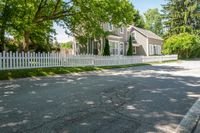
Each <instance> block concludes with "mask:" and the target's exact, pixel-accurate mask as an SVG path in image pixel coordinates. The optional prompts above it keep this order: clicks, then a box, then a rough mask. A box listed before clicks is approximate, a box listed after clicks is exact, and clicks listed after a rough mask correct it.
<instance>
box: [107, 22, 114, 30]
mask: <svg viewBox="0 0 200 133" xmlns="http://www.w3.org/2000/svg"><path fill="white" fill-rule="evenodd" d="M108 29H109V31H112V30H113V25H112V23H109V24H108Z"/></svg>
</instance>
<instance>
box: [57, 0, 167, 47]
mask: <svg viewBox="0 0 200 133" xmlns="http://www.w3.org/2000/svg"><path fill="white" fill-rule="evenodd" d="M131 2H132V3H133V5H134V7H135V9H137V10H139V11H140V13H141V14H143V13H144V12H145V11H147V10H148V9H149V8H158V9H159V10H161V9H162V6H161V5H162V4H164V3H165V0H131ZM54 28H55V29H56V33H57V35H56V38H57V41H58V42H59V43H63V42H68V41H70V40H72V37H70V36H68V35H66V34H65V30H64V29H63V28H62V27H59V26H57V25H56V24H54Z"/></svg>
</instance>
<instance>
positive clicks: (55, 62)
mask: <svg viewBox="0 0 200 133" xmlns="http://www.w3.org/2000/svg"><path fill="white" fill-rule="evenodd" d="M177 59H178V57H177V55H165V56H148V57H147V56H95V55H76V56H63V55H61V54H58V53H35V52H27V53H24V52H22V53H18V52H16V53H12V52H9V53H6V52H3V53H0V70H10V69H26V68H43V67H80V66H114V65H128V64H138V63H148V62H162V61H169V60H177Z"/></svg>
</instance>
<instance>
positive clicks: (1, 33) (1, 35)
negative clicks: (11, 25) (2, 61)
mask: <svg viewBox="0 0 200 133" xmlns="http://www.w3.org/2000/svg"><path fill="white" fill-rule="evenodd" d="M4 50H5V29H4V28H3V27H2V28H1V29H0V52H2V51H4Z"/></svg>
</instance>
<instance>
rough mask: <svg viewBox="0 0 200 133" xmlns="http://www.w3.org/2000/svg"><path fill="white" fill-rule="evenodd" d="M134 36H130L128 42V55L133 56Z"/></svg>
mask: <svg viewBox="0 0 200 133" xmlns="http://www.w3.org/2000/svg"><path fill="white" fill-rule="evenodd" d="M132 42H133V41H132V37H131V36H130V37H129V44H128V51H127V55H128V56H132V55H133V46H132Z"/></svg>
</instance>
